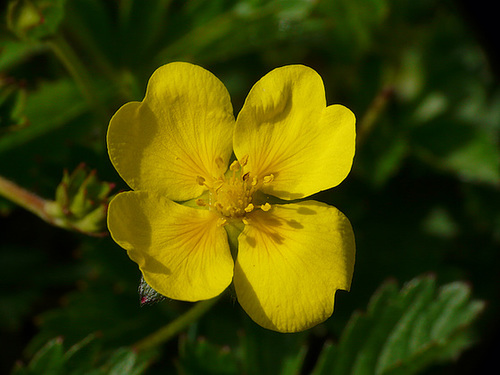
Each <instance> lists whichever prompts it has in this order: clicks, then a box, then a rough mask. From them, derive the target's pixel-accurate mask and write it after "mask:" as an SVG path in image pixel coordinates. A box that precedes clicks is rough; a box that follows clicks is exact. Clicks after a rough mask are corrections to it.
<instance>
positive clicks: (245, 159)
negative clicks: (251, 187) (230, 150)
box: [240, 154, 248, 167]
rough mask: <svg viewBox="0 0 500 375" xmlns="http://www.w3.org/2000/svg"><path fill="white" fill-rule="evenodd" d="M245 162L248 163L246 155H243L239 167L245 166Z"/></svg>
mask: <svg viewBox="0 0 500 375" xmlns="http://www.w3.org/2000/svg"><path fill="white" fill-rule="evenodd" d="M247 162H248V154H246V155H244V156H243V157H242V158H241V160H240V165H241V166H242V167H244V166H245V165H247Z"/></svg>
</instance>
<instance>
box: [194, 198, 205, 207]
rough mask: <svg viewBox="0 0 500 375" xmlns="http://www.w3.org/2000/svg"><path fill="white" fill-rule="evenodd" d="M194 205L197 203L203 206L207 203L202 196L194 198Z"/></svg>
mask: <svg viewBox="0 0 500 375" xmlns="http://www.w3.org/2000/svg"><path fill="white" fill-rule="evenodd" d="M196 205H198V206H200V207H205V206H206V205H207V203H206V202H205V201H204V200H203V199H202V198H198V199H197V200H196Z"/></svg>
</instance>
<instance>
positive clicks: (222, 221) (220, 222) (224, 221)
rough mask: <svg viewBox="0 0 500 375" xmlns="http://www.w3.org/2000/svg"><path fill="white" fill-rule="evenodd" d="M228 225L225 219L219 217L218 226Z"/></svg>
mask: <svg viewBox="0 0 500 375" xmlns="http://www.w3.org/2000/svg"><path fill="white" fill-rule="evenodd" d="M226 223H227V220H226V219H224V218H223V217H219V218H218V219H217V226H218V227H222V226H224V225H226Z"/></svg>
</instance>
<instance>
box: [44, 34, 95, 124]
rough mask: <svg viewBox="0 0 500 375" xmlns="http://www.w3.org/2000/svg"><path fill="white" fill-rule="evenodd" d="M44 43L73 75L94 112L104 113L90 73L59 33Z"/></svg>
mask: <svg viewBox="0 0 500 375" xmlns="http://www.w3.org/2000/svg"><path fill="white" fill-rule="evenodd" d="M46 43H47V46H48V47H49V48H50V49H51V50H52V52H54V54H55V55H56V56H57V58H58V59H59V60H60V61H61V63H62V64H63V65H64V67H65V68H66V70H67V71H68V72H69V74H70V75H71V76H72V77H73V79H74V80H75V83H76V84H77V86H78V88H79V89H80V91H81V93H82V95H83V96H84V98H85V99H86V100H87V102H88V103H89V105H90V106H92V107H93V108H94V109H95V110H96V112H98V113H100V114H102V115H105V109H104V106H103V105H102V104H101V103H100V101H99V99H98V97H97V95H96V90H95V88H94V87H92V84H91V79H90V77H91V75H90V74H89V72H88V71H87V69H86V68H85V66H84V65H83V64H82V63H81V62H80V60H79V58H78V56H77V55H76V54H75V52H74V51H73V49H72V48H71V46H70V45H69V44H68V43H67V42H66V40H65V39H64V38H63V37H62V36H61V35H56V36H55V37H54V38H52V39H50V40H48V41H47V42H46Z"/></svg>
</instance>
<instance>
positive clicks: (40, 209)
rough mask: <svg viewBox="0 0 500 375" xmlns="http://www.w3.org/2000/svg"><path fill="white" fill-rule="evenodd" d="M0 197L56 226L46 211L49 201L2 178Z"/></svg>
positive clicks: (0, 177)
mask: <svg viewBox="0 0 500 375" xmlns="http://www.w3.org/2000/svg"><path fill="white" fill-rule="evenodd" d="M0 195H1V196H3V197H5V198H7V199H8V200H10V201H12V202H14V203H16V204H17V205H19V206H21V207H23V208H25V209H26V210H28V211H30V212H32V213H34V214H35V215H37V216H39V217H41V218H42V219H43V220H45V221H47V222H49V223H52V224H54V220H53V219H52V218H51V217H50V215H48V213H47V212H46V210H45V209H46V206H47V203H48V201H47V200H45V199H43V198H40V197H39V196H38V195H36V194H33V193H32V192H30V191H28V190H26V189H23V188H22V187H20V186H18V185H16V184H15V183H13V182H12V181H9V180H7V179H5V178H3V177H2V176H0Z"/></svg>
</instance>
